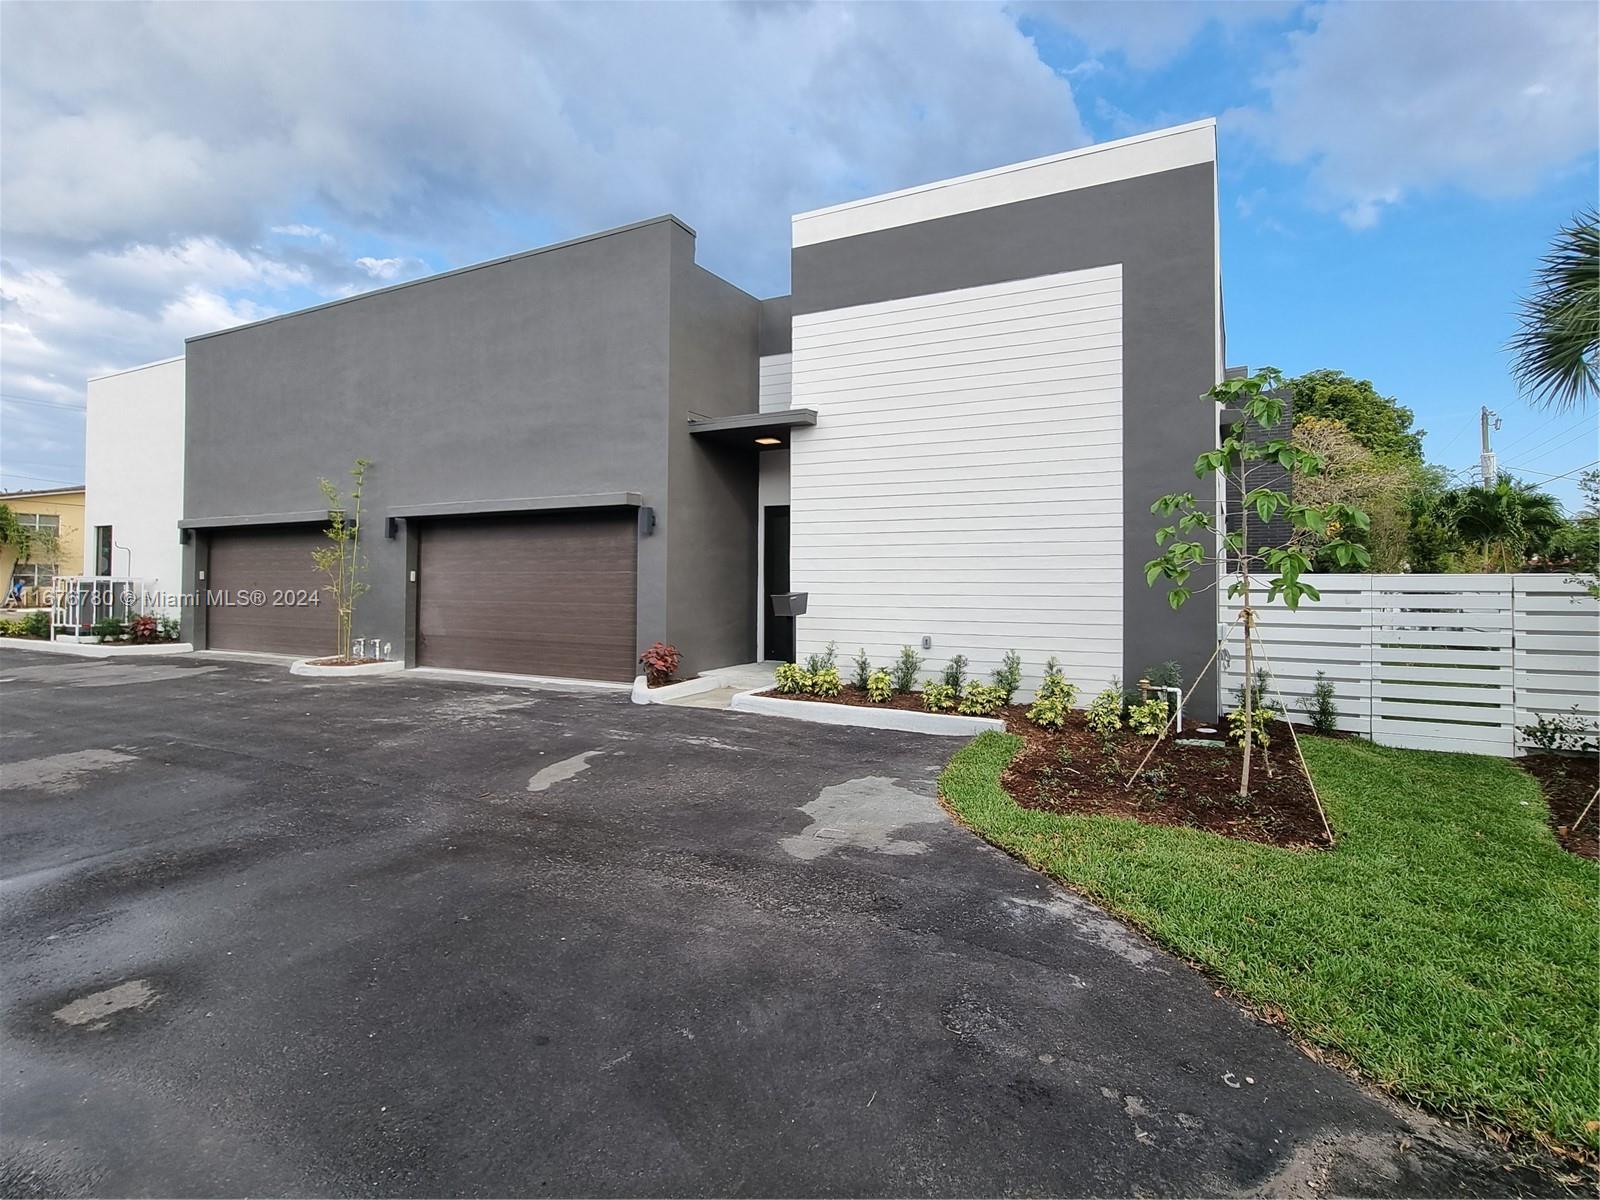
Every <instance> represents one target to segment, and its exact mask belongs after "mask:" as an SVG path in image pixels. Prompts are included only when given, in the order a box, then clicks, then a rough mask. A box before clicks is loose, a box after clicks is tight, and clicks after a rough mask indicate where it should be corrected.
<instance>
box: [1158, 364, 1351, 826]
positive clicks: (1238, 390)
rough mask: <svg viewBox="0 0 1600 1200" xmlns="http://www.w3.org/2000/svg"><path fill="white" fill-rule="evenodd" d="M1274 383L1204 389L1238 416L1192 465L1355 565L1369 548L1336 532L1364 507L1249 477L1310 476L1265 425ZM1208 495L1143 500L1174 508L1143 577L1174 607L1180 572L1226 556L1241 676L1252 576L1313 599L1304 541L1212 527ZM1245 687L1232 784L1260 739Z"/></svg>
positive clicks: (1268, 372)
mask: <svg viewBox="0 0 1600 1200" xmlns="http://www.w3.org/2000/svg"><path fill="white" fill-rule="evenodd" d="M1282 384H1283V376H1282V374H1281V373H1280V372H1279V371H1278V370H1277V369H1276V368H1273V367H1267V368H1265V369H1264V370H1262V371H1261V372H1260V373H1259V374H1256V375H1253V376H1250V377H1249V378H1247V379H1228V380H1224V381H1223V382H1222V383H1219V384H1217V386H1216V387H1214V388H1212V389H1211V390H1210V391H1209V392H1207V393H1206V395H1205V397H1204V398H1205V399H1208V400H1211V401H1212V402H1214V403H1216V404H1220V405H1223V406H1225V407H1228V408H1233V409H1236V410H1238V411H1239V412H1240V413H1241V414H1242V415H1243V418H1244V419H1243V420H1241V421H1239V422H1237V423H1236V424H1234V425H1233V426H1231V427H1230V430H1229V433H1228V436H1227V437H1225V438H1224V439H1223V440H1222V444H1221V445H1220V446H1218V447H1217V449H1215V450H1207V451H1206V452H1205V453H1204V454H1202V455H1201V456H1200V457H1199V458H1197V459H1195V463H1194V473H1195V475H1196V477H1197V478H1200V479H1204V478H1206V477H1207V476H1208V475H1209V476H1215V475H1222V476H1223V477H1224V481H1225V484H1226V491H1225V492H1224V494H1226V495H1233V494H1237V495H1239V496H1240V497H1241V503H1242V504H1243V506H1244V507H1245V509H1247V510H1249V509H1253V510H1254V511H1255V513H1256V516H1257V517H1259V518H1260V520H1261V523H1262V525H1267V524H1269V523H1270V522H1271V521H1272V519H1273V517H1275V516H1277V515H1278V514H1279V513H1280V512H1281V513H1283V514H1284V515H1285V516H1286V517H1287V518H1288V522H1289V525H1290V527H1291V529H1293V530H1294V531H1295V534H1294V536H1299V535H1300V534H1302V533H1305V532H1309V533H1312V534H1315V535H1317V536H1318V537H1320V538H1323V539H1325V540H1324V541H1323V543H1322V549H1323V551H1325V552H1326V553H1327V554H1328V555H1329V556H1330V558H1331V559H1332V560H1333V561H1334V562H1336V563H1337V564H1338V565H1339V566H1341V567H1352V566H1353V567H1359V568H1365V567H1367V566H1369V565H1370V563H1371V557H1370V556H1369V555H1368V553H1367V550H1366V548H1365V547H1364V546H1361V545H1359V544H1358V543H1356V542H1354V541H1352V540H1350V538H1349V537H1347V536H1345V535H1346V534H1347V533H1350V534H1353V533H1355V532H1357V531H1362V530H1365V529H1367V528H1368V526H1369V524H1370V522H1369V520H1368V518H1367V514H1366V513H1364V512H1362V511H1361V510H1360V509H1358V508H1356V507H1354V506H1353V505H1350V504H1346V503H1343V502H1341V501H1331V502H1328V503H1325V504H1307V503H1305V502H1304V501H1303V500H1295V499H1292V498H1291V497H1290V496H1289V495H1288V494H1287V493H1285V492H1281V491H1278V490H1276V489H1274V488H1271V487H1267V486H1264V485H1263V486H1252V485H1251V478H1252V476H1255V475H1256V474H1257V472H1258V471H1259V470H1260V469H1261V468H1262V467H1263V466H1266V465H1268V464H1273V465H1275V466H1276V467H1278V468H1281V469H1282V470H1283V471H1285V472H1287V474H1288V480H1289V483H1290V486H1291V487H1297V486H1301V485H1299V484H1297V479H1298V480H1304V479H1306V478H1310V477H1314V476H1315V475H1316V474H1317V473H1318V471H1319V470H1320V469H1321V463H1320V461H1319V460H1318V458H1317V456H1316V455H1315V454H1312V453H1311V452H1310V451H1308V450H1303V449H1301V448H1300V447H1298V446H1296V445H1295V444H1294V442H1293V441H1291V440H1290V439H1289V438H1276V437H1271V436H1269V434H1268V431H1269V430H1272V429H1274V428H1276V427H1277V425H1278V424H1279V423H1280V422H1281V421H1282V420H1283V399H1282V397H1281V396H1275V395H1273V394H1272V393H1273V392H1274V391H1275V390H1276V389H1278V388H1279V387H1281V386H1282ZM1212 504H1213V502H1212V501H1211V499H1209V498H1206V499H1200V498H1197V497H1196V496H1195V494H1194V493H1193V492H1174V493H1172V494H1171V495H1167V496H1162V497H1161V498H1160V499H1158V500H1157V501H1156V502H1155V503H1154V504H1152V505H1151V506H1150V511H1151V512H1153V513H1156V514H1157V515H1159V516H1163V517H1176V518H1177V520H1176V521H1174V522H1173V523H1172V524H1171V525H1165V526H1163V527H1162V528H1160V529H1158V530H1156V545H1157V546H1160V547H1162V551H1161V555H1160V557H1159V558H1154V559H1151V560H1150V561H1149V562H1147V563H1146V564H1145V567H1144V573H1145V582H1146V584H1148V585H1149V586H1151V587H1154V586H1155V582H1156V580H1157V579H1166V580H1167V582H1168V583H1169V584H1170V585H1171V587H1170V588H1169V589H1168V591H1167V602H1168V603H1169V604H1171V605H1172V607H1173V608H1175V609H1176V608H1181V607H1183V605H1184V603H1185V602H1186V601H1187V600H1188V599H1189V597H1190V596H1191V595H1192V594H1193V589H1191V588H1190V587H1189V579H1190V578H1191V576H1192V575H1193V574H1194V572H1195V571H1196V570H1199V569H1202V568H1204V567H1207V566H1211V567H1215V568H1217V569H1219V570H1223V569H1226V568H1227V567H1228V566H1229V565H1230V563H1231V564H1234V565H1235V566H1236V569H1237V572H1238V578H1237V579H1235V580H1234V581H1233V583H1231V584H1230V585H1229V587H1228V594H1229V595H1230V596H1239V597H1242V598H1243V600H1244V603H1243V605H1242V606H1241V608H1240V621H1241V623H1242V624H1243V626H1244V673H1245V678H1246V679H1251V678H1254V676H1255V610H1254V609H1253V608H1252V607H1251V602H1252V600H1253V598H1254V589H1255V586H1256V584H1257V582H1258V580H1257V576H1258V575H1259V574H1261V573H1263V572H1276V574H1275V575H1274V576H1273V578H1271V579H1269V580H1268V581H1267V595H1266V598H1267V601H1268V603H1270V602H1271V601H1272V600H1274V599H1275V598H1277V597H1279V596H1282V597H1283V602H1284V603H1285V604H1286V605H1288V607H1290V608H1298V607H1299V606H1300V601H1301V600H1320V599H1321V598H1322V596H1321V593H1319V592H1318V591H1317V589H1316V588H1314V587H1312V586H1311V585H1310V584H1309V583H1306V582H1305V581H1304V580H1302V579H1301V578H1300V576H1301V575H1302V574H1304V573H1306V572H1308V571H1310V570H1311V559H1310V556H1309V555H1308V554H1307V552H1306V550H1305V549H1304V548H1303V547H1302V546H1300V545H1296V544H1295V541H1294V536H1291V538H1290V540H1289V542H1288V544H1287V545H1283V546H1259V547H1256V546H1251V545H1250V527H1249V522H1247V521H1246V522H1241V524H1240V528H1239V529H1238V530H1237V531H1236V532H1233V533H1227V534H1223V536H1221V537H1220V538H1219V537H1218V536H1217V534H1218V533H1219V532H1220V531H1219V530H1218V529H1217V528H1216V522H1215V518H1214V516H1213V508H1212ZM1196 533H1204V534H1205V535H1206V540H1205V541H1200V540H1197V539H1194V538H1192V537H1191V538H1188V539H1185V538H1184V537H1183V536H1182V535H1185V534H1188V535H1194V534H1196ZM1252 690H1253V689H1250V688H1246V689H1245V697H1244V719H1243V722H1242V726H1241V728H1242V729H1243V731H1244V732H1243V733H1242V735H1241V743H1242V746H1243V750H1244V756H1243V763H1242V766H1241V768H1240V774H1239V794H1240V795H1241V796H1248V795H1249V794H1250V750H1251V746H1252V744H1253V743H1255V742H1256V741H1258V740H1260V737H1261V734H1260V731H1259V730H1258V729H1257V726H1258V724H1259V722H1257V721H1256V719H1255V716H1254V713H1253V711H1252V710H1253V708H1254V707H1256V706H1255V704H1254V699H1253V697H1252V695H1251V692H1252Z"/></svg>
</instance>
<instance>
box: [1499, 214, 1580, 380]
mask: <svg viewBox="0 0 1600 1200" xmlns="http://www.w3.org/2000/svg"><path fill="white" fill-rule="evenodd" d="M1533 288H1534V290H1533V294H1532V295H1530V296H1528V297H1527V298H1526V299H1524V300H1523V301H1522V306H1521V308H1520V310H1519V311H1518V313H1517V324H1518V329H1517V333H1516V336H1514V337H1513V338H1512V339H1511V341H1510V342H1508V343H1507V345H1506V349H1508V350H1510V351H1511V355H1512V360H1511V374H1512V375H1513V376H1514V377H1515V379H1516V381H1517V386H1518V387H1519V388H1520V389H1521V390H1522V394H1523V395H1524V396H1526V397H1527V399H1528V401H1529V403H1531V404H1534V405H1536V406H1538V407H1543V408H1553V409H1556V410H1558V411H1559V410H1561V409H1569V408H1582V407H1584V406H1585V405H1587V404H1588V403H1589V401H1590V400H1592V399H1593V398H1594V397H1595V396H1596V395H1597V394H1600V217H1597V216H1596V212H1595V210H1594V209H1592V208H1591V209H1589V210H1588V211H1587V212H1582V213H1579V214H1578V215H1577V216H1575V217H1574V218H1573V219H1572V220H1571V221H1570V222H1569V223H1568V224H1566V225H1564V226H1562V227H1561V229H1560V230H1559V231H1558V232H1557V233H1556V236H1555V239H1554V240H1553V241H1552V242H1551V245H1550V252H1549V253H1548V254H1546V255H1545V256H1544V258H1543V260H1542V261H1541V262H1540V264H1539V269H1538V270H1537V271H1536V272H1535V273H1534V277H1533Z"/></svg>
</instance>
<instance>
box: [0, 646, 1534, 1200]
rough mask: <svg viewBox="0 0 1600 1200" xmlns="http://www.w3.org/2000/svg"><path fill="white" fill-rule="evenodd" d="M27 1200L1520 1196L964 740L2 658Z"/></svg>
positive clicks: (8, 962) (11, 1088) (512, 696)
mask: <svg viewBox="0 0 1600 1200" xmlns="http://www.w3.org/2000/svg"><path fill="white" fill-rule="evenodd" d="M0 689H3V693H0V695H3V705H4V729H3V735H4V736H3V739H0V760H3V763H4V767H3V770H0V782H3V789H0V820H3V840H0V895H3V898H4V913H3V925H0V956H3V958H0V961H3V962H4V963H5V970H4V980H3V995H0V1006H3V1007H0V1021H3V1024H0V1032H3V1036H4V1047H3V1051H4V1052H3V1056H0V1064H3V1090H0V1104H3V1109H4V1112H3V1129H0V1136H3V1150H4V1155H3V1162H0V1191H3V1192H4V1194H6V1195H18V1194H60V1193H68V1194H80V1193H88V1194H112V1195H225V1196H226V1195H241V1194H257V1195H282V1194H324V1195H341V1194H406V1195H518V1194H526V1195H535V1194H538V1195H543V1194H558V1195H559V1194H585V1195H684V1194H736V1195H839V1194H873V1195H992V1194H1026V1195H1044V1194H1098V1195H1127V1194H1135V1193H1137V1194H1224V1193H1239V1192H1251V1191H1267V1192H1272V1193H1296V1194H1310V1193H1317V1192H1322V1191H1329V1190H1334V1191H1340V1192H1344V1193H1368V1194H1395V1193H1431V1194H1498V1193H1504V1192H1506V1191H1508V1190H1512V1189H1513V1188H1515V1187H1522V1186H1535V1185H1536V1181H1533V1180H1531V1179H1530V1177H1526V1176H1523V1175H1520V1174H1509V1173H1506V1172H1504V1171H1503V1170H1502V1169H1501V1167H1500V1166H1499V1165H1498V1164H1497V1163H1495V1162H1493V1161H1492V1160H1490V1158H1489V1157H1488V1156H1487V1155H1486V1154H1485V1153H1484V1152H1482V1151H1481V1150H1477V1149H1475V1148H1474V1146H1475V1144H1474V1143H1472V1142H1471V1141H1469V1140H1468V1139H1466V1138H1463V1137H1460V1136H1458V1135H1454V1134H1452V1133H1450V1132H1449V1131H1444V1130H1440V1129H1438V1128H1437V1127H1432V1126H1430V1125H1429V1124H1428V1123H1425V1122H1419V1121H1418V1120H1416V1119H1415V1118H1414V1117H1407V1116H1406V1115H1405V1114H1403V1113H1399V1112H1397V1111H1395V1110H1392V1109H1391V1108H1390V1107H1388V1106H1386V1105H1385V1104H1383V1103H1381V1102H1380V1101H1378V1100H1376V1099H1375V1098H1373V1097H1372V1096H1370V1095H1369V1094H1367V1093H1366V1092H1364V1091H1363V1090H1361V1089H1360V1088H1358V1087H1357V1086H1355V1085H1354V1084H1353V1083H1351V1082H1350V1081H1349V1080H1347V1079H1346V1078H1345V1077H1344V1076H1342V1075H1340V1074H1338V1073H1337V1072H1335V1071H1333V1070H1331V1069H1329V1068H1327V1067H1324V1066H1321V1065H1319V1064H1318V1063H1316V1062H1314V1061H1312V1060H1311V1059H1310V1058H1308V1057H1306V1056H1305V1055H1303V1054H1302V1053H1300V1052H1299V1051H1298V1050H1296V1049H1295V1048H1294V1047H1293V1046H1292V1045H1291V1044H1290V1043H1289V1042H1288V1041H1286V1040H1285V1039H1284V1038H1282V1037H1281V1036H1280V1035H1279V1034H1278V1033H1277V1032H1276V1031H1274V1030H1273V1029H1271V1028H1268V1027H1266V1026H1264V1025H1261V1024H1259V1023H1257V1022H1255V1021H1253V1020H1251V1019H1249V1018H1248V1017H1246V1016H1245V1015H1244V1014H1243V1013H1241V1012H1240V1011H1238V1010H1237V1009H1236V1008H1235V1007H1234V1006H1232V1005H1231V1004H1230V1003H1228V1002H1227V1001H1225V1000H1223V999H1221V998H1218V997H1217V996H1215V995H1214V994H1213V992H1212V989H1211V986H1210V985H1209V984H1208V983H1207V982H1206V980H1205V979H1204V978H1203V977H1202V976H1200V975H1199V974H1197V973H1196V972H1194V971H1192V970H1190V969H1189V968H1187V967H1185V966H1184V965H1182V964H1180V963H1178V962H1176V961H1174V960H1173V959H1171V958H1169V957H1168V956H1166V955H1165V954H1163V953H1161V952H1160V951H1159V950H1157V949H1156V948H1155V947H1154V946H1153V945H1151V944H1150V943H1148V942H1146V941H1145V940H1144V939H1142V938H1141V937H1139V936H1137V935H1135V934H1133V933H1131V932H1130V931H1129V930H1128V929H1126V928H1125V927H1124V926H1123V925H1121V924H1120V923H1119V922H1117V921H1115V920H1112V919H1111V918H1109V917H1107V916H1105V915H1104V914H1102V913H1101V912H1099V911H1098V910H1097V909H1094V908H1092V907H1091V906H1089V905H1087V904H1085V903H1083V902H1081V901H1079V900H1076V899H1074V898H1073V897H1071V896H1069V895H1068V894H1066V893H1064V892H1062V891H1060V890H1058V889H1056V888H1054V887H1052V886H1050V885H1048V884H1047V883H1045V882H1044V881H1043V880H1042V879H1041V878H1040V877H1038V876H1037V875H1035V874H1034V873H1033V872H1031V871H1029V870H1028V869H1026V868H1025V867H1023V866H1021V865H1020V864H1017V863H1015V862H1013V861H1012V860H1010V859H1009V858H1007V857H1005V856H1004V855H1002V854H1000V853H999V852H997V851H995V850H992V849H990V848H989V847H987V846H985V845H983V844H982V843H980V842H979V841H978V840H977V839H976V838H974V837H973V836H971V835H970V834H968V833H967V832H966V831H964V830H962V829H960V828H959V827H957V826H955V825H953V824H952V823H951V822H950V820H949V819H948V818H947V817H946V816H945V814H944V813H943V812H942V810H940V809H939V808H938V806H937V804H936V802H935V799H934V796H935V779H936V777H937V774H938V772H939V769H940V768H941V766H942V765H943V763H944V762H945V760H946V759H947V758H948V756H949V754H950V753H951V752H952V750H953V749H954V745H953V744H952V743H951V742H949V741H946V740H943V739H931V738H923V737H918V736H914V735H906V734H894V733H887V732H875V731H865V730H849V729H839V728H830V727H825V726H811V725H806V724H802V723H798V722H792V721H786V720H782V719H776V718H765V717H755V716H744V715H738V714H733V713H718V712H706V711H702V710H695V709H674V708H661V707H636V706H633V705H631V704H629V703H628V701H627V698H626V696H625V695H618V694H596V693H591V694H574V693H559V692H530V691H521V690H515V689H509V688H501V687H494V686H484V685H480V684H472V683H463V682H455V681H449V682H446V681H440V680H436V679H423V678H418V677H413V676H409V675H406V676H391V677H387V678H378V679H371V680H366V681H362V682H359V683H357V682H338V681H335V682H324V681H319V680H305V679H299V678H293V677H291V676H289V675H288V674H287V671H286V669H285V668H283V667H282V666H279V665H276V664H268V663H260V662H249V663H243V662H235V661H226V660H221V659H215V658H209V657H205V656H190V657H185V658H172V659H143V660H137V661H130V660H126V659H124V660H113V661H88V660H81V659H61V658H54V657H48V658H47V657H46V656H43V655H38V654H27V653H21V652H13V651H3V652H0Z"/></svg>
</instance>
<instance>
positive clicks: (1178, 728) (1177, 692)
mask: <svg viewBox="0 0 1600 1200" xmlns="http://www.w3.org/2000/svg"><path fill="white" fill-rule="evenodd" d="M1151 692H1156V693H1158V694H1166V693H1170V694H1171V695H1172V703H1173V705H1174V706H1175V707H1176V708H1177V710H1178V715H1177V719H1176V721H1175V722H1174V724H1173V730H1174V732H1175V733H1180V734H1181V733H1182V732H1183V689H1182V688H1180V687H1170V686H1166V685H1163V684H1155V683H1151V682H1150V681H1149V680H1148V679H1141V680H1139V694H1140V695H1141V696H1148V695H1149V694H1150V693H1151Z"/></svg>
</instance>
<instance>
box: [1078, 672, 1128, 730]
mask: <svg viewBox="0 0 1600 1200" xmlns="http://www.w3.org/2000/svg"><path fill="white" fill-rule="evenodd" d="M1083 719H1084V720H1085V721H1086V722H1087V723H1088V725H1089V728H1090V729H1092V730H1094V731H1095V732H1096V733H1098V734H1100V735H1101V736H1102V737H1105V736H1109V735H1110V734H1113V733H1115V732H1116V731H1117V730H1119V729H1121V728H1122V684H1121V683H1119V682H1118V681H1117V680H1115V679H1113V680H1112V681H1111V686H1110V687H1108V688H1106V689H1105V690H1104V691H1102V692H1101V693H1100V694H1099V695H1098V696H1096V697H1095V698H1094V699H1093V700H1091V701H1089V707H1088V708H1087V709H1086V710H1085V711H1084V714H1083Z"/></svg>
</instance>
